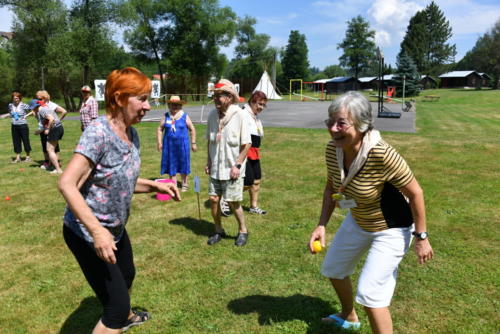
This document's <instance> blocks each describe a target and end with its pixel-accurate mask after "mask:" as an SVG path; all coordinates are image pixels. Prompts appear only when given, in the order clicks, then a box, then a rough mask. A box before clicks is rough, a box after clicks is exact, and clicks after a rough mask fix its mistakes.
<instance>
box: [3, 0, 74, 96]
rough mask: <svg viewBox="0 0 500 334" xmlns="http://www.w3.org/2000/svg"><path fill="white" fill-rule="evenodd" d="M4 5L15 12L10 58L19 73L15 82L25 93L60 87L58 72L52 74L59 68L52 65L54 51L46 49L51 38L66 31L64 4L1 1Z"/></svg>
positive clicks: (44, 0)
mask: <svg viewBox="0 0 500 334" xmlns="http://www.w3.org/2000/svg"><path fill="white" fill-rule="evenodd" d="M5 5H7V6H10V7H11V9H12V11H13V13H14V16H13V24H12V31H13V33H14V36H15V38H13V40H12V51H13V59H14V66H15V69H16V72H17V73H22V75H19V76H16V78H15V82H14V85H15V86H16V87H18V88H19V89H21V90H23V91H25V92H33V91H35V90H38V89H40V88H45V89H48V87H51V90H54V89H55V88H56V87H57V88H58V89H59V88H61V85H62V84H60V81H59V80H58V78H56V76H57V77H58V75H52V74H53V73H57V72H58V71H59V69H54V68H52V65H53V64H54V63H53V62H52V60H53V59H51V57H52V56H53V53H51V54H50V55H49V53H48V52H47V51H48V50H47V48H48V47H49V43H50V41H51V39H53V38H55V36H58V35H60V34H64V33H65V32H67V31H68V22H67V9H66V7H65V5H64V4H63V3H62V1H60V0H18V1H0V6H5ZM48 13H50V15H49V14H48ZM57 74H58V73H57ZM64 81H67V78H65V79H64ZM52 88H54V89H52ZM60 92H61V93H62V92H63V91H60ZM54 93H56V92H55V91H53V95H55V94H54Z"/></svg>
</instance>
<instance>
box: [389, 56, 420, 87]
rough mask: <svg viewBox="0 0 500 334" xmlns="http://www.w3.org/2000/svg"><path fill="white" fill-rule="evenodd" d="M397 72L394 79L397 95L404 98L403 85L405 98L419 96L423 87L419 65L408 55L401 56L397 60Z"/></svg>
mask: <svg viewBox="0 0 500 334" xmlns="http://www.w3.org/2000/svg"><path fill="white" fill-rule="evenodd" d="M396 66H397V67H398V68H397V72H396V74H395V76H394V77H393V80H394V83H395V86H396V95H397V96H403V84H404V91H405V96H417V95H418V94H419V92H420V89H421V88H422V86H421V85H420V74H419V73H418V70H417V65H415V62H414V61H413V59H411V57H410V56H408V55H407V54H406V53H403V54H399V55H398V57H397V60H396Z"/></svg>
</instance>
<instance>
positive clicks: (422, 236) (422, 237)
mask: <svg viewBox="0 0 500 334" xmlns="http://www.w3.org/2000/svg"><path fill="white" fill-rule="evenodd" d="M412 234H413V235H414V236H415V237H417V239H418V240H425V239H427V238H428V237H429V234H428V233H427V232H420V233H417V232H413V233H412Z"/></svg>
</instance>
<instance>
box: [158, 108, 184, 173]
mask: <svg viewBox="0 0 500 334" xmlns="http://www.w3.org/2000/svg"><path fill="white" fill-rule="evenodd" d="M186 117H187V114H186V113H184V115H182V116H181V118H179V119H178V120H176V121H173V120H172V118H171V116H170V113H165V123H164V127H163V148H162V153H161V174H162V175H163V174H168V175H170V176H174V175H176V174H177V173H180V174H191V156H190V151H189V150H190V145H189V134H188V127H187V124H186ZM174 129H175V130H174Z"/></svg>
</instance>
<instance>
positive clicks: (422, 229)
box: [309, 92, 433, 334]
mask: <svg viewBox="0 0 500 334" xmlns="http://www.w3.org/2000/svg"><path fill="white" fill-rule="evenodd" d="M328 114H329V118H328V119H327V120H326V121H325V123H326V126H327V128H328V131H329V132H330V135H331V137H332V140H331V141H330V142H329V143H328V144H327V147H326V154H325V156H326V165H327V181H326V186H325V190H324V194H323V205H322V209H321V216H320V219H319V224H318V226H317V227H316V229H315V230H314V231H313V233H312V235H311V238H310V241H309V247H310V250H311V252H314V248H313V242H314V241H316V240H319V241H320V242H321V244H322V246H323V247H324V246H325V228H326V225H327V223H328V221H329V219H330V217H331V215H332V213H333V210H334V208H335V207H336V206H339V207H340V208H343V209H347V210H348V211H347V215H346V217H345V219H344V221H343V222H342V224H341V227H340V228H339V230H338V231H337V233H336V235H335V238H334V240H333V241H332V243H331V245H330V247H329V249H328V252H327V254H326V256H325V260H324V262H323V266H322V270H321V271H322V274H323V275H325V276H326V277H328V278H329V279H330V281H331V283H332V285H333V287H334V289H335V291H336V292H337V295H338V297H339V299H340V303H341V305H342V311H341V312H340V313H339V314H332V315H330V316H328V317H326V318H324V319H322V320H323V321H324V322H326V323H329V324H332V325H334V326H336V327H342V328H346V329H358V328H359V327H360V322H359V319H358V316H357V314H356V311H355V309H354V298H353V289H352V284H351V279H350V276H351V275H352V273H353V272H354V269H355V266H356V264H357V262H358V261H359V260H360V258H361V257H362V256H363V254H364V253H366V252H368V255H367V257H366V261H365V263H364V265H363V269H362V271H361V274H360V276H359V281H358V288H357V293H356V302H358V303H359V304H361V305H363V306H364V309H365V311H366V312H367V314H368V319H369V321H370V326H371V328H372V331H373V332H374V333H384V334H385V333H392V319H391V314H390V311H389V305H390V302H391V299H392V295H393V293H394V289H395V286H396V277H397V269H398V265H399V262H400V261H401V260H402V258H403V256H404V254H405V253H406V251H407V250H408V248H409V246H410V243H411V239H412V235H414V236H415V237H416V241H415V251H416V253H417V256H418V261H419V262H420V263H421V264H423V263H425V262H426V261H428V260H430V259H432V257H433V250H432V247H431V245H430V243H429V239H428V238H427V229H426V221H425V206H424V196H423V192H422V189H421V188H420V186H419V184H418V182H417V180H416V179H415V177H414V175H413V173H412V171H411V170H410V168H409V167H408V165H407V164H406V162H405V160H404V159H403V158H402V157H401V156H400V155H399V154H398V153H397V152H396V150H394V148H392V147H391V146H390V145H389V144H387V143H386V142H385V141H384V140H383V139H382V138H381V137H380V133H379V132H378V131H377V130H374V129H373V120H372V113H371V105H370V102H369V101H368V100H367V99H366V98H365V97H364V96H363V95H362V94H360V93H358V92H348V93H346V94H344V95H341V96H340V97H339V98H337V99H336V100H335V101H333V103H332V104H331V106H330V107H329V108H328Z"/></svg>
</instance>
